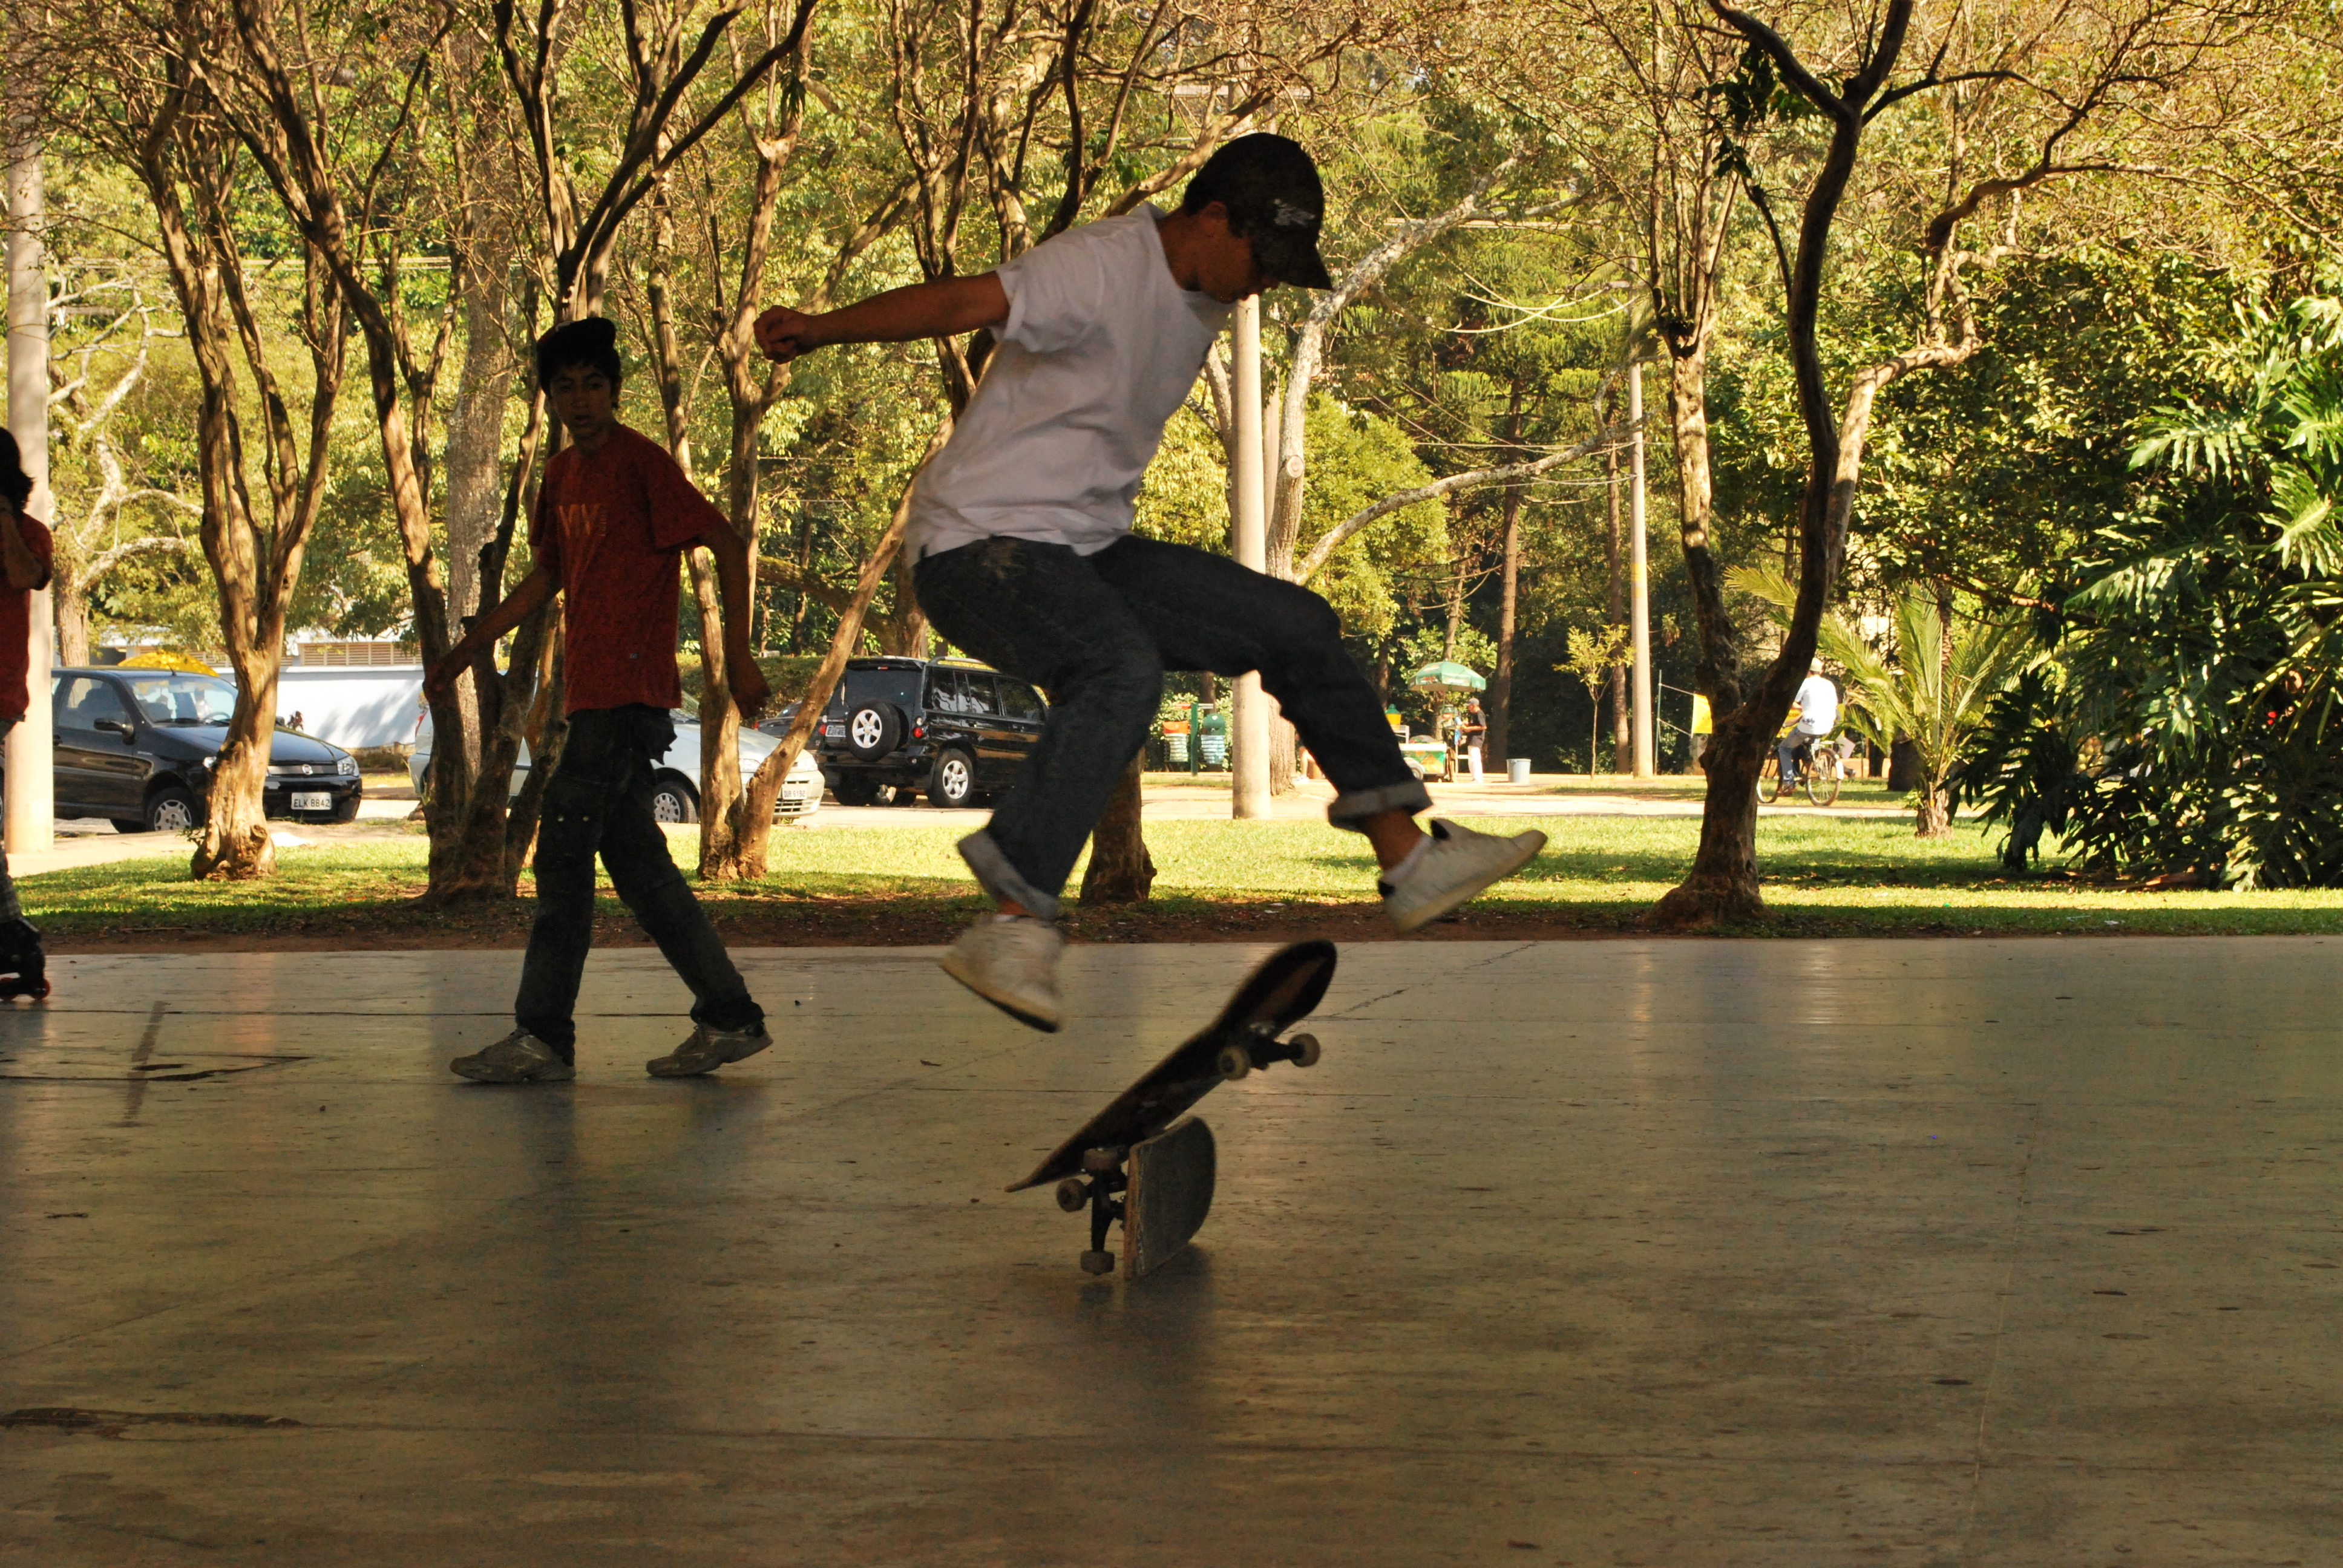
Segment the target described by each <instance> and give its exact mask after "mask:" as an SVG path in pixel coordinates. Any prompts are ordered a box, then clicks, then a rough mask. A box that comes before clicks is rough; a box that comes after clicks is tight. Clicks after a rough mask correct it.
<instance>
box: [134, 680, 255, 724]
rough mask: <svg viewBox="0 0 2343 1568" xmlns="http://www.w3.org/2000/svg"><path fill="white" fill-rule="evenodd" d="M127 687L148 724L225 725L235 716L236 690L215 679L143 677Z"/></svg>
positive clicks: (223, 681)
mask: <svg viewBox="0 0 2343 1568" xmlns="http://www.w3.org/2000/svg"><path fill="white" fill-rule="evenodd" d="M127 684H128V685H129V688H130V695H131V698H132V699H133V700H135V701H136V703H137V704H138V709H139V711H140V712H142V713H144V714H146V720H147V722H148V723H150V724H226V722H227V721H228V719H230V718H232V717H234V715H235V713H236V688H235V687H233V686H230V685H229V684H228V683H227V682H226V681H225V680H222V679H220V678H217V677H216V676H209V675H142V676H137V677H135V678H131V679H130V680H129V681H128V682H127Z"/></svg>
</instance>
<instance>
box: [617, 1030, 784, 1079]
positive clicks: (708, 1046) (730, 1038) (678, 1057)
mask: <svg viewBox="0 0 2343 1568" xmlns="http://www.w3.org/2000/svg"><path fill="white" fill-rule="evenodd" d="M772 1043H773V1037H772V1036H771V1035H769V1034H767V1033H766V1032H765V1030H764V1029H763V1028H762V1026H759V1027H758V1028H756V1029H733V1030H724V1029H710V1028H709V1027H708V1026H707V1025H706V1024H704V1023H701V1024H694V1025H693V1026H692V1030H691V1038H690V1039H689V1040H685V1041H684V1042H683V1043H682V1044H681V1045H679V1046H677V1047H676V1048H675V1049H674V1050H671V1051H669V1052H668V1053H667V1054H666V1055H665V1056H655V1057H653V1058H651V1060H649V1061H647V1062H645V1063H643V1070H644V1071H645V1072H648V1073H649V1074H650V1075H651V1076H652V1077H653V1078H698V1077H699V1075H700V1074H701V1073H703V1072H713V1071H715V1070H717V1069H718V1068H719V1067H722V1066H725V1065H726V1064H727V1063H729V1062H735V1061H746V1060H749V1058H750V1057H752V1056H754V1055H756V1054H757V1053H758V1052H759V1051H760V1050H764V1049H765V1047H767V1046H769V1045H770V1044H772Z"/></svg>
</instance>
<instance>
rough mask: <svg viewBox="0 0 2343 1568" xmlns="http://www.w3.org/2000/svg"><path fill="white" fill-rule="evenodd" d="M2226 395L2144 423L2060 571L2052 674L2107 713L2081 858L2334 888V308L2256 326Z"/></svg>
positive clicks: (2337, 330)
mask: <svg viewBox="0 0 2343 1568" xmlns="http://www.w3.org/2000/svg"><path fill="white" fill-rule="evenodd" d="M2250 327H2251V330H2250V331H2249V333H2248V335H2247V339H2246V343H2245V345H2244V352H2243V354H2242V355H2241V356H2240V359H2239V362H2238V364H2237V367H2236V369H2235V372H2234V374H2233V376H2232V377H2230V379H2229V382H2228V386H2227V389H2226V394H2225V395H2222V396H2216V397H2207V398H2206V399H2204V400H2202V401H2199V400H2195V399H2192V400H2189V401H2187V402H2184V403H2180V404H2176V405H2173V406H2171V407H2164V408H2159V409H2157V411H2156V413H2155V415H2154V416H2153V417H2151V418H2150V419H2149V420H2148V422H2147V427H2146V428H2145V430H2144V432H2143V435H2142V438H2141V439H2140V441H2139V442H2138V444H2137V446H2136V447H2134V449H2133V453H2132V465H2133V467H2135V468H2136V469H2137V470H2138V471H2139V472H2140V475H2141V482H2140V485H2139V487H2138V489H2137V492H2136V494H2135V498H2134V504H2133V505H2132V507H2131V508H2129V509H2128V510H2127V511H2126V512H2124V513H2122V514H2119V515H2118V516H2117V517H2115V518H2111V519H2110V520H2109V522H2108V524H2107V526H2106V527H2105V528H2101V529H2099V530H2098V532H2097V536H2096V537H2095V538H2093V539H2092V541H2091V542H2090V546H2089V547H2088V548H2087V550H2086V552H2085V553H2084V556H2083V558H2081V559H2080V560H2078V561H2077V563H2076V567H2077V569H2076V572H2075V579H2076V583H2077V586H2076V588H2075V590H2074V591H2073V592H2071V593H2069V594H2068V595H2067V596H2066V598H2065V601H2064V604H2063V609H2064V611H2065V612H2066V617H2067V618H2068V621H2069V625H2070V628H2072V629H2071V631H2070V635H2069V637H2068V638H2067V641H2066V648H2064V650H2063V652H2062V658H2063V659H2064V660H2065V661H2066V663H2067V664H2068V665H2069V666H2070V667H2071V668H2073V669H2074V670H2075V672H2076V674H2077V677H2078V678H2079V679H2080V681H2081V682H2082V684H2083V685H2084V687H2085V688H2086V689H2087V690H2089V691H2090V692H2091V693H2093V694H2094V695H2095V696H2096V697H2097V699H2098V700H2100V701H2101V702H2102V703H2103V704H2104V705H2105V706H2106V708H2107V709H2108V711H2109V712H2110V713H2111V715H2112V718H2111V719H2110V721H2109V722H2108V723H2107V726H2106V728H2105V730H2104V732H2103V739H2104V743H2105V747H2106V766H2105V767H2104V768H2103V769H2101V770H2100V772H2099V775H2098V777H2097V780H2096V782H2095V787H2094V792H2093V795H2092V797H2091V799H2089V801H2088V802H2087V805H2086V807H2085V809H2084V810H2083V812H2082V813H2081V817H2080V819H2079V821H2078V823H2077V828H2076V829H2075V835H2074V837H2075V839H2076V841H2077V843H2078V844H2079V846H2080V847H2081V849H2082V850H2083V854H2084V858H2085V860H2086V863H2087V864H2090V865H2094V866H2097V867H2099V868H2102V869H2110V870H2116V869H2137V870H2156V871H2163V872H2167V873H2189V874H2194V875H2197V876H2200V877H2202V878H2204V879H2207V880H2209V881H2212V882H2214V883H2216V884H2217V885H2222V886H2247V887H2249V886H2255V885H2262V886H2281V887H2305V886H2332V885H2335V884H2337V883H2338V882H2343V686H2339V685H2338V671H2343V528H2338V526H2337V513H2336V502H2337V498H2338V496H2343V298H2338V297H2331V296H2328V297H2311V298H2307V299H2299V300H2297V301H2295V302H2294V303H2293V304H2292V305H2290V306H2288V307H2285V308H2284V309H2282V310H2277V311H2272V312H2269V313H2268V314H2267V315H2265V316H2263V317H2260V318H2258V319H2257V320H2255V321H2254V322H2252V323H2251V324H2250Z"/></svg>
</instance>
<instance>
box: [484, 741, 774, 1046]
mask: <svg viewBox="0 0 2343 1568" xmlns="http://www.w3.org/2000/svg"><path fill="white" fill-rule="evenodd" d="M674 744H675V726H674V724H673V723H672V722H670V721H669V719H668V716H667V711H666V709H659V708H649V707H646V706H643V705H641V704H636V705H633V706H631V707H627V708H594V709H585V710H583V711H581V712H578V713H573V714H571V715H570V716H569V739H568V740H567V741H565V742H564V743H563V744H562V748H561V760H560V761H559V762H558V764H556V765H555V767H554V769H553V778H552V779H550V780H549V781H548V783H547V785H546V787H545V809H544V814H543V816H542V817H541V818H540V819H538V829H537V860H536V865H537V924H536V925H535V926H534V927H533V928H532V929H531V930H530V931H529V933H528V958H527V959H526V960H523V961H522V963H521V970H520V995H519V996H518V998H517V999H516V1000H514V1002H513V1018H514V1020H515V1021H516V1022H518V1024H519V1025H520V1026H521V1027H522V1028H523V1029H525V1030H528V1031H529V1033H531V1034H533V1035H535V1036H537V1038H538V1039H539V1040H543V1041H545V1043H546V1044H548V1045H549V1046H551V1047H553V1049H554V1050H557V1051H558V1052H559V1053H560V1055H561V1059H562V1060H564V1061H570V1060H575V1059H576V1056H577V1043H578V1026H577V1024H576V1023H575V1022H574V1021H572V1020H571V1018H570V1010H571V1009H572V1008H574V1007H575V1006H576V1005H577V1002H578V980H580V979H581V978H582V977H583V976H584V974H585V972H586V951H587V950H588V948H590V947H591V946H593V943H594V857H595V855H596V853H597V852H598V853H599V854H600V855H601V857H602V863H603V864H604V865H605V866H608V868H609V869H610V881H611V883H612V885H613V886H615V887H616V888H617V889H618V897H620V898H621V899H624V900H626V901H627V908H628V909H629V910H633V911H634V915H635V919H636V920H638V921H639V922H640V923H641V925H642V928H643V930H645V931H647V932H649V935H650V938H651V940H653V941H655V942H657V943H659V951H661V952H662V953H665V954H666V955H667V961H668V962H669V963H670V964H672V965H674V966H675V972H676V973H677V974H679V975H681V976H682V977H683V983H684V984H686V985H688V986H689V987H690V988H691V994H692V996H693V997H694V998H696V999H697V1001H696V1004H695V1005H694V1006H693V1008H692V1010H691V1016H692V1019H693V1020H694V1021H695V1022H699V1023H704V1024H707V1025H708V1026H709V1028H711V1029H721V1030H741V1029H754V1028H756V1027H757V1026H758V1025H759V1024H760V1023H762V1022H763V1021H764V1020H765V1014H764V1010H763V1009H761V1008H759V1006H758V1005H757V1004H756V1003H755V1002H754V1001H752V1000H749V986H748V982H746V981H745V980H742V979H741V978H740V971H739V970H736V969H734V968H733V967H732V960H731V958H730V957H729V955H728V954H727V953H726V952H725V951H724V942H723V940H722V939H721V938H719V936H717V934H716V928H714V927H713V926H711V925H709V923H708V916H707V913H706V912H705V911H704V910H701V909H700V907H699V900H697V899H695V898H693V897H692V896H691V890H690V889H689V888H687V887H685V886H684V883H683V873H682V872H680V871H679V870H677V869H675V859H674V858H673V857H672V856H670V855H669V853H668V850H667V835H666V834H665V833H662V832H661V831H659V822H658V820H657V819H654V818H653V817H652V815H651V764H652V763H653V762H654V761H656V760H657V759H659V758H661V757H664V756H666V755H667V749H668V748H669V747H670V746H672V745H674Z"/></svg>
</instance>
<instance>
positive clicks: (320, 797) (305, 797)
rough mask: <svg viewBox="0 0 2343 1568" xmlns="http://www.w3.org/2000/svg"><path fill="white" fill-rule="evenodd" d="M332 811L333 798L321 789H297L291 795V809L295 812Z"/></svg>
mask: <svg viewBox="0 0 2343 1568" xmlns="http://www.w3.org/2000/svg"><path fill="white" fill-rule="evenodd" d="M293 809H295V810H296V811H330V810H332V809H334V798H333V796H331V795H330V794H327V792H326V791H325V790H323V789H297V790H295V791H294V793H293Z"/></svg>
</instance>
